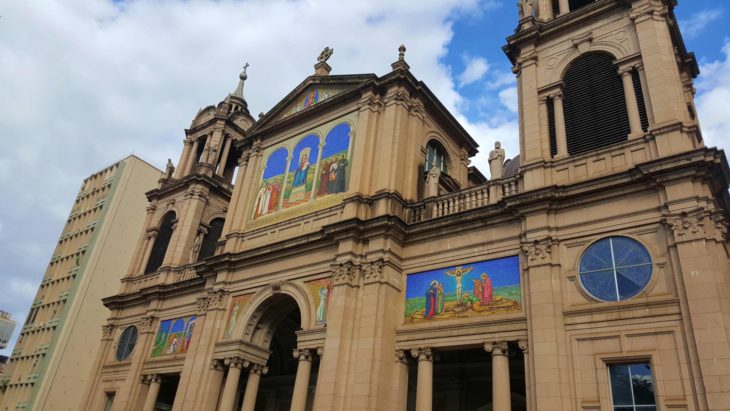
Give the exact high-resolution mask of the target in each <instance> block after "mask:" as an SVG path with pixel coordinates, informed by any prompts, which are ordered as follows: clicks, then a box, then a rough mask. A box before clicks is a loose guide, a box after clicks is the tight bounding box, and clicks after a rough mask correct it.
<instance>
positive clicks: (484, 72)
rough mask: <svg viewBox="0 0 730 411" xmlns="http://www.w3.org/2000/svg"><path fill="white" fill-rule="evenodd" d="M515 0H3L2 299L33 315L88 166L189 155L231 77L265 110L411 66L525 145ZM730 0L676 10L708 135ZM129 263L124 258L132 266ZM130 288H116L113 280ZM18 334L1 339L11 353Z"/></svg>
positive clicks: (486, 127)
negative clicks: (321, 84)
mask: <svg viewBox="0 0 730 411" xmlns="http://www.w3.org/2000/svg"><path fill="white" fill-rule="evenodd" d="M515 3H516V0H420V1H413V0H349V1H346V2H342V1H335V0H291V1H285V0H247V1H234V0H217V1H213V0H155V1H141V0H138V1H117V2H112V1H110V0H42V1H41V0H39V1H27V0H5V1H3V2H2V4H0V15H1V16H2V18H0V38H2V39H3V40H2V42H0V84H1V85H2V93H0V113H2V114H0V135H1V136H2V141H3V142H4V145H3V150H2V151H0V192H2V193H3V196H2V199H3V202H2V203H1V205H0V261H2V264H1V265H0V281H2V283H3V286H4V294H3V298H2V299H1V300H0V310H6V311H9V312H11V313H12V315H13V318H14V319H15V320H16V321H18V323H19V326H18V328H17V329H16V334H15V335H16V336H17V333H18V331H19V329H20V327H21V326H22V323H23V321H24V320H25V316H26V314H27V312H28V309H29V307H30V304H31V302H32V300H33V297H34V295H35V292H36V289H37V286H38V284H39V282H40V279H41V278H42V276H43V274H44V271H45V269H46V267H47V264H48V260H49V259H50V257H51V255H52V254H53V250H54V247H55V242H56V240H57V239H58V236H59V233H60V232H61V230H62V229H63V225H64V222H65V218H66V216H67V215H68V213H69V211H70V208H71V204H72V202H73V199H74V196H75V194H76V193H77V191H78V189H79V187H80V185H81V181H82V180H83V178H85V177H86V176H88V175H89V174H91V173H93V172H95V171H97V170H99V169H102V168H104V167H105V166H107V165H109V164H111V163H113V162H114V161H117V160H119V159H120V158H122V157H125V156H126V155H128V154H131V153H134V154H137V155H139V156H140V157H142V158H144V159H147V160H148V161H149V162H151V163H152V164H155V165H156V166H158V167H159V168H164V165H165V163H166V161H167V158H168V157H169V158H172V160H173V162H175V163H177V161H178V158H179V154H180V151H181V149H182V139H183V138H184V131H183V130H184V128H185V127H188V126H189V125H190V122H191V120H192V119H193V117H194V116H195V114H196V113H197V111H198V109H199V108H201V107H205V106H207V105H211V104H216V103H218V102H219V101H221V100H222V99H223V98H225V96H226V95H227V94H228V93H230V92H233V91H234V89H235V87H236V84H237V82H238V74H239V72H240V70H241V66H242V65H243V64H244V62H249V63H250V64H251V67H249V69H248V75H249V78H248V81H247V82H246V88H245V91H244V94H245V95H246V99H247V101H248V103H249V108H250V110H251V113H252V114H253V115H254V117H256V116H257V114H258V113H259V112H262V111H268V110H269V109H271V108H272V107H273V106H274V105H275V104H276V103H277V102H278V101H279V99H281V98H283V97H284V96H285V95H286V94H287V93H288V92H289V91H291V89H293V88H294V87H295V86H296V85H297V84H299V83H300V82H301V81H302V80H303V79H304V78H305V77H306V76H308V75H310V74H313V71H314V70H313V67H312V66H313V65H314V63H315V62H316V58H317V56H318V55H319V53H320V51H321V50H322V49H323V48H324V47H325V46H331V47H333V48H334V54H333V56H332V58H331V59H330V61H329V63H330V65H331V66H332V67H333V71H332V73H333V74H350V73H376V74H378V75H383V74H386V73H387V72H389V71H390V63H392V62H393V61H395V60H396V59H397V56H398V51H397V49H398V46H399V45H400V44H401V43H404V44H405V45H406V46H407V48H408V50H407V52H406V60H407V61H408V63H409V64H410V66H411V71H412V72H413V73H414V74H415V75H416V76H417V77H418V78H420V79H422V80H424V81H425V82H426V84H428V86H429V87H430V88H431V90H432V91H433V92H434V93H435V94H436V95H437V96H438V98H439V99H440V100H441V101H442V102H443V103H444V105H445V106H446V107H447V108H449V109H450V110H451V111H452V112H453V113H454V114H455V116H456V118H457V119H458V120H459V121H460V122H461V123H462V125H464V127H465V128H466V129H467V130H468V131H469V132H470V133H471V134H472V136H473V137H474V138H475V139H476V140H477V142H479V144H480V145H481V147H482V152H481V153H480V154H479V155H477V156H476V157H474V158H473V159H472V162H473V164H475V165H476V166H477V167H479V168H480V169H481V170H482V171H483V172H484V173H485V174H488V173H487V170H488V167H487V162H486V153H487V152H488V150H489V147H491V146H492V145H493V144H494V141H495V140H501V141H502V143H503V146H504V147H505V149H506V150H507V155H508V157H512V156H514V155H516V154H517V147H518V145H517V125H516V112H515V110H516V107H515V106H516V88H515V82H514V78H513V76H512V75H511V70H510V65H509V62H508V60H507V58H506V57H505V56H504V55H503V54H502V51H501V46H502V45H503V44H504V43H505V40H504V39H505V37H506V36H508V35H509V34H510V33H512V32H513V30H514V28H515V26H516V24H517V10H516V6H515ZM728 12H730V3H729V4H726V2H718V1H710V0H680V1H679V6H678V7H677V8H676V14H677V17H678V19H679V20H680V27H681V28H682V29H683V30H684V31H685V34H686V35H685V40H686V42H687V46H688V48H689V49H690V50H693V51H695V52H696V53H697V57H698V60H699V61H700V64H701V69H702V71H703V74H702V76H701V77H700V78H699V79H698V80H697V81H696V83H695V86H696V88H697V90H698V94H697V103H698V111H699V116H700V120H701V122H702V129H703V133H704V136H705V139H706V142H707V144H708V145H717V146H720V147H727V145H728V144H727V141H728V140H727V137H726V135H728V133H730V105H728V104H727V102H728V101H730V58H729V57H728V54H730V40H729V39H730V29H728V27H727V24H726V21H727V17H728V14H727V13H728ZM121 274H123V273H120V275H121ZM115 291H116V290H110V294H111V293H113V292H115ZM10 351H11V348H8V349H6V350H3V351H0V353H3V354H7V353H9V352H10Z"/></svg>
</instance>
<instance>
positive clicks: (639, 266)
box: [578, 237, 652, 301]
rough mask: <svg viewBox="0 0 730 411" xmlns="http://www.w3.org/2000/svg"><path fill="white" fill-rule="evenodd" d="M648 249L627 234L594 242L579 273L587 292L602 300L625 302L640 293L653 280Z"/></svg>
mask: <svg viewBox="0 0 730 411" xmlns="http://www.w3.org/2000/svg"><path fill="white" fill-rule="evenodd" d="M651 273H652V262H651V256H650V255H649V252H648V251H647V250H646V248H645V247H644V246H643V245H641V244H640V243H639V242H638V241H636V240H633V239H631V238H628V237H608V238H604V239H602V240H599V241H597V242H595V243H593V244H592V245H591V246H590V247H588V249H587V250H586V251H585V253H583V256H582V257H581V259H580V268H579V270H578V274H579V276H580V282H581V284H583V288H585V290H586V291H588V293H589V294H590V295H591V296H593V297H594V298H596V299H598V300H602V301H622V300H627V299H629V298H632V297H635V296H636V295H638V294H639V293H640V292H641V290H643V289H644V288H645V287H646V285H647V284H648V283H649V280H650V279H651Z"/></svg>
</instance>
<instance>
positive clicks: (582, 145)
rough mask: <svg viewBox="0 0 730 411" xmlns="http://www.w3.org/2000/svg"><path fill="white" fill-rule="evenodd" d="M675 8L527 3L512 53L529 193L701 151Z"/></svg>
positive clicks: (693, 66) (692, 65) (652, 1)
mask: <svg viewBox="0 0 730 411" xmlns="http://www.w3.org/2000/svg"><path fill="white" fill-rule="evenodd" d="M675 6H676V1H675V0H521V1H520V3H519V5H518V7H519V23H518V27H517V29H516V31H515V33H514V34H513V35H511V36H510V37H508V39H507V44H506V45H505V46H504V48H503V49H504V51H505V53H506V54H507V56H508V57H509V58H510V60H511V62H512V63H513V71H514V73H515V75H516V76H517V80H518V90H519V106H520V117H519V124H520V154H521V162H522V171H523V173H524V174H523V175H524V187H525V189H526V190H530V189H535V188H540V187H544V186H550V185H565V184H572V183H575V182H579V181H584V180H587V179H591V178H596V177H600V176H603V175H607V174H613V173H617V172H621V171H625V170H627V169H630V168H632V167H634V166H635V165H637V164H640V163H643V162H647V161H651V160H655V159H658V158H661V157H666V156H670V155H673V154H677V153H680V152H686V151H690V150H693V149H695V148H699V147H701V146H702V145H703V143H702V136H701V133H700V130H699V127H698V124H697V121H696V118H695V108H694V90H693V87H692V80H693V78H695V77H696V76H697V75H698V74H699V70H698V67H697V62H696V60H695V57H694V54H692V53H688V52H687V50H686V48H685V45H684V42H683V40H682V37H681V35H680V32H679V29H678V26H677V21H676V18H675V16H674V12H673V8H674V7H675Z"/></svg>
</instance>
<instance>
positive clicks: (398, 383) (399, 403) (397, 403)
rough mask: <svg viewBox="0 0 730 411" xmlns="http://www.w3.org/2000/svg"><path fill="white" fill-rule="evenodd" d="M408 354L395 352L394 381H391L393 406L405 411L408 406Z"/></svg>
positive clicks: (399, 351) (400, 351)
mask: <svg viewBox="0 0 730 411" xmlns="http://www.w3.org/2000/svg"><path fill="white" fill-rule="evenodd" d="M407 356H408V353H407V352H404V351H403V350H396V351H395V375H394V377H395V381H393V406H394V408H395V409H397V410H405V409H406V408H407V405H408V357H407Z"/></svg>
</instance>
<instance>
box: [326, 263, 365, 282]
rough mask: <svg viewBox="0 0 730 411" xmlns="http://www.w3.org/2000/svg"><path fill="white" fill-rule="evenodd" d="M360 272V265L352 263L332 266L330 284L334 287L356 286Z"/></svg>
mask: <svg viewBox="0 0 730 411" xmlns="http://www.w3.org/2000/svg"><path fill="white" fill-rule="evenodd" d="M360 271H361V267H360V265H359V264H355V263H353V262H352V261H346V262H343V263H335V264H332V282H333V284H334V285H342V284H349V285H356V284H357V281H358V277H360Z"/></svg>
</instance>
